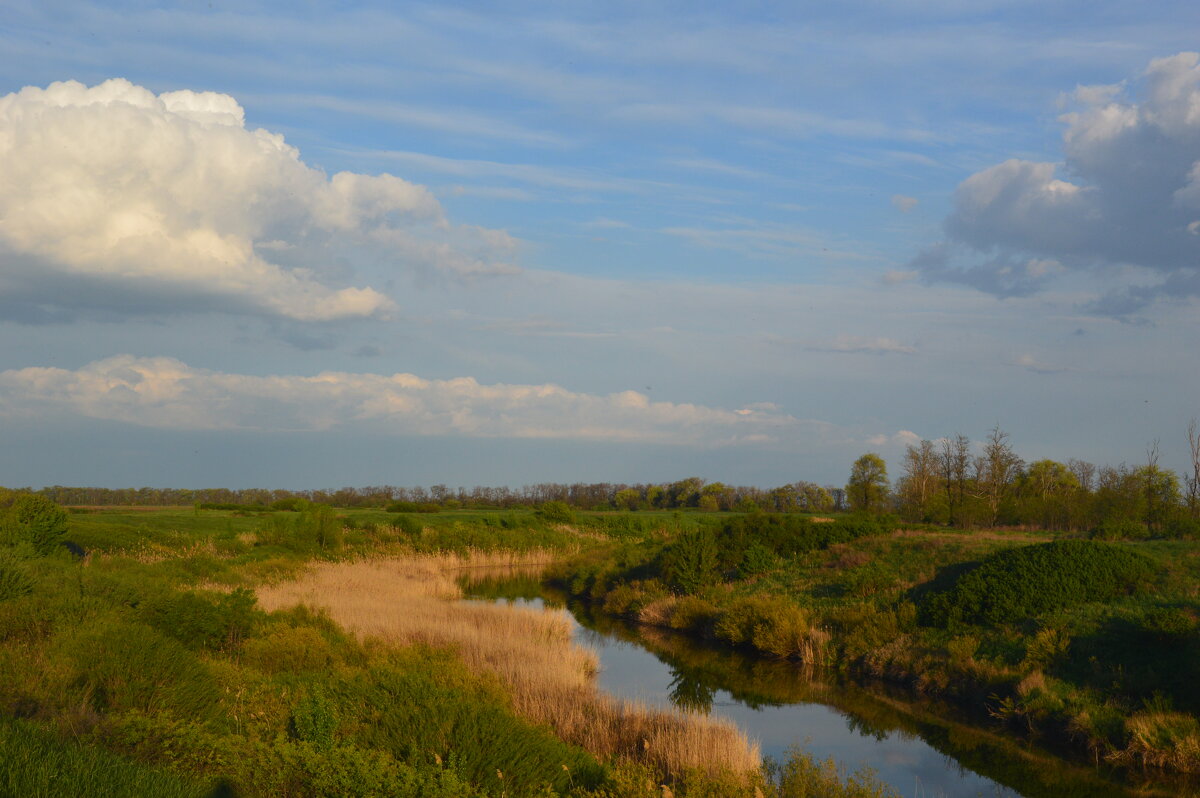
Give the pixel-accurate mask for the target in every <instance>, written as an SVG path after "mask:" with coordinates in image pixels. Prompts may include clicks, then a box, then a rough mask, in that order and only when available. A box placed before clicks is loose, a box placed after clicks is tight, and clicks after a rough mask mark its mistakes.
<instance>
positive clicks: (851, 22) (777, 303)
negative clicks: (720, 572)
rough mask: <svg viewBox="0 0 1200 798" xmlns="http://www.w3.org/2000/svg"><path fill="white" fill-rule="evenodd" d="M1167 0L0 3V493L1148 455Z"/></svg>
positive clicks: (1194, 197) (1165, 343)
mask: <svg viewBox="0 0 1200 798" xmlns="http://www.w3.org/2000/svg"><path fill="white" fill-rule="evenodd" d="M1197 30H1200V6H1198V5H1197V4H1195V3H1190V2H1161V3H1153V4H1130V3H1127V2H1109V1H1108V0H1099V1H1098V2H1097V1H1091V2H1087V3H1083V2H1057V3H1042V2H1037V3H1035V2H1020V1H1014V2H1005V1H1004V0H996V1H995V2H972V3H964V2H957V1H956V0H940V1H939V0H933V1H928V0H923V1H922V2H888V3H883V2H872V1H870V0H861V1H859V0H851V1H850V2H844V3H782V2H776V3H773V2H751V3H740V4H727V3H697V2H688V3H622V2H606V3H586V2H580V3H524V2H514V3H505V4H484V3H458V4H419V3H337V4H322V3H296V2H287V3H282V2H281V3H274V2H238V3H225V2H220V0H215V1H214V2H211V3H209V2H183V3H177V4H155V3H149V2H110V3H95V2H70V1H64V2H55V1H54V0H48V1H47V0H40V1H38V2H34V1H33V0H28V1H27V0H8V2H6V3H4V5H3V8H2V9H0V484H4V485H8V486H26V485H28V486H34V487H38V486H42V485H52V484H62V485H93V486H106V487H126V486H142V485H146V486H155V487H218V486H221V487H268V488H291V489H304V488H329V487H341V486H366V485H385V484H391V485H418V484H420V485H429V484H436V483H444V484H448V485H451V486H459V485H462V486H472V485H511V486H519V485H522V484H529V483H535V482H575V481H583V482H599V481H608V482H628V483H634V482H665V481H673V480H677V479H681V478H684V477H687V476H693V475H694V476H700V477H703V478H705V479H708V480H712V481H717V480H719V481H724V482H727V483H734V484H743V485H759V486H763V487H770V486H774V485H780V484H784V483H788V482H795V481H797V480H809V481H814V482H818V483H822V484H833V485H837V484H841V483H844V481H845V479H846V476H847V474H848V472H849V467H850V464H851V463H852V462H853V460H854V459H855V458H857V457H858V456H859V455H861V454H863V453H865V452H869V451H873V452H878V453H879V454H881V455H882V456H883V457H884V458H885V459H886V460H887V461H888V462H889V465H890V468H891V475H892V477H893V478H895V477H898V476H900V473H901V461H902V457H903V453H904V450H905V447H906V446H908V445H912V444H914V443H916V442H918V441H920V440H921V439H930V440H936V439H938V438H941V437H943V436H950V435H954V434H957V433H963V434H966V435H968V436H969V437H971V438H972V439H973V440H976V441H978V440H981V439H982V438H984V436H985V435H986V434H987V433H988V431H989V430H991V429H992V428H994V427H996V426H997V425H998V426H999V427H1000V428H1001V429H1003V430H1005V431H1007V432H1008V433H1009V434H1010V436H1011V441H1012V443H1013V445H1014V447H1015V448H1016V450H1017V452H1018V454H1020V455H1021V456H1023V457H1024V458H1025V459H1026V460H1028V461H1033V460H1037V459H1041V458H1047V457H1048V458H1053V459H1057V460H1063V461H1065V460H1066V459H1068V458H1071V457H1075V458H1081V459H1086V460H1090V461H1092V462H1096V463H1100V464H1105V463H1107V464H1112V465H1116V464H1118V463H1121V462H1127V463H1131V464H1137V463H1141V462H1144V461H1145V458H1146V452H1147V449H1148V448H1149V447H1151V446H1153V445H1154V442H1155V441H1158V446H1159V450H1160V452H1161V458H1162V459H1161V463H1162V464H1163V465H1166V466H1169V467H1173V468H1176V469H1182V467H1183V463H1184V461H1185V458H1186V455H1187V445H1186V429H1187V424H1188V422H1189V420H1190V419H1191V418H1192V417H1194V416H1197V415H1200V398H1198V396H1200V395H1198V392H1197V388H1198V387H1200V382H1198V380H1197V356H1196V341H1197V330H1198V328H1197V321H1198V319H1200V313H1198V309H1200V305H1198V297H1200V261H1198V257H1197V256H1198V255H1200V56H1198V55H1197V53H1196V52H1195V50H1196V48H1197V46H1198V45H1197V41H1196V38H1195V32H1196V31H1197Z"/></svg>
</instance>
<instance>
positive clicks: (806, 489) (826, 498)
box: [796, 482, 834, 513]
mask: <svg viewBox="0 0 1200 798" xmlns="http://www.w3.org/2000/svg"><path fill="white" fill-rule="evenodd" d="M796 493H797V495H798V496H799V499H798V501H799V502H800V506H801V507H802V508H804V509H805V510H807V511H809V512H810V513H827V512H829V511H830V510H832V509H833V505H834V499H833V495H832V494H831V493H830V492H829V491H828V490H826V489H825V488H822V487H821V486H820V485H818V484H816V483H815V482H797V483H796Z"/></svg>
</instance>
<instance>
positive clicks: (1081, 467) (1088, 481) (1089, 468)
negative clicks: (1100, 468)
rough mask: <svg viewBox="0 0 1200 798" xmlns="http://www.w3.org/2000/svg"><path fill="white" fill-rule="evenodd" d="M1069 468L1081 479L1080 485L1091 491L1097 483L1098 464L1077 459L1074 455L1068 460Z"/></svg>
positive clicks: (1076, 477)
mask: <svg viewBox="0 0 1200 798" xmlns="http://www.w3.org/2000/svg"><path fill="white" fill-rule="evenodd" d="M1067 468H1069V469H1071V473H1072V474H1074V475H1075V479H1077V480H1079V487H1081V488H1083V489H1084V490H1085V491H1086V492H1088V493H1091V492H1092V488H1093V487H1094V486H1095V484H1096V466H1094V465H1092V464H1091V463H1089V462H1088V461H1087V460H1076V459H1075V458H1074V457H1072V458H1071V459H1070V460H1068V461H1067Z"/></svg>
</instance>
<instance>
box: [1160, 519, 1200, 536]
mask: <svg viewBox="0 0 1200 798" xmlns="http://www.w3.org/2000/svg"><path fill="white" fill-rule="evenodd" d="M1163 534H1164V535H1165V536H1166V537H1169V538H1186V539H1188V540H1196V539H1197V538H1200V518H1188V517H1179V518H1172V519H1171V520H1170V521H1168V522H1167V524H1166V526H1165V527H1164V528H1163Z"/></svg>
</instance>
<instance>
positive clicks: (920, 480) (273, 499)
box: [0, 422, 1200, 538]
mask: <svg viewBox="0 0 1200 798" xmlns="http://www.w3.org/2000/svg"><path fill="white" fill-rule="evenodd" d="M1187 434H1188V446H1189V452H1190V454H1191V459H1190V463H1189V468H1188V472H1187V473H1185V474H1184V475H1183V477H1182V478H1181V477H1180V476H1179V475H1178V474H1176V473H1175V472H1174V471H1172V470H1171V469H1168V468H1164V467H1162V466H1160V465H1159V454H1158V443H1157V442H1155V443H1154V444H1151V445H1150V446H1149V447H1148V448H1147V451H1146V459H1145V462H1143V463H1141V464H1139V465H1135V466H1129V465H1126V464H1124V463H1123V464H1121V465H1117V466H1108V465H1105V466H1096V465H1094V464H1093V463H1089V462H1086V461H1083V460H1076V459H1070V460H1067V461H1066V462H1065V463H1064V462H1058V461H1056V460H1037V461H1035V462H1031V463H1026V462H1025V461H1024V460H1022V459H1021V458H1020V457H1019V456H1018V455H1017V454H1016V452H1015V451H1013V448H1012V446H1011V445H1010V443H1009V436H1008V434H1007V433H1005V432H1003V431H1001V430H1000V428H999V427H997V428H995V429H993V430H991V432H990V433H989V434H988V435H987V437H986V438H985V439H984V440H983V441H981V442H979V443H978V444H974V443H972V442H971V440H970V439H969V438H967V437H966V436H965V435H961V434H959V435H955V436H954V437H952V438H942V439H939V440H937V441H929V440H923V441H921V442H920V443H919V444H918V445H914V446H909V447H907V449H906V451H905V454H904V457H903V460H902V463H901V469H902V473H901V474H900V475H899V476H898V478H897V479H896V480H895V482H894V483H893V482H892V481H891V479H890V478H889V476H888V466H887V463H886V462H885V461H884V460H883V458H882V457H880V456H879V455H877V454H874V453H868V454H864V455H863V456H862V457H860V458H859V459H858V460H857V461H855V462H854V464H853V465H852V466H851V470H850V476H849V480H848V482H847V483H846V485H845V486H842V487H839V486H833V485H825V486H821V485H817V484H815V483H812V482H803V481H801V482H794V483H789V484H786V485H781V486H779V487H775V488H766V489H764V488H758V487H746V486H733V485H726V484H724V483H722V482H707V481H706V480H704V479H702V478H700V477H688V478H686V479H681V480H678V481H676V482H663V483H640V484H626V483H615V482H594V483H582V482H577V483H571V484H564V483H555V482H542V483H538V484H536V485H526V486H524V487H521V488H510V487H483V486H477V487H473V488H465V487H459V488H450V487H447V486H446V485H432V486H430V487H428V488H426V487H397V486H394V485H380V486H374V487H366V488H340V489H337V490H302V491H292V490H268V489H262V488H246V489H231V488H202V489H180V488H119V489H112V488H72V487H64V486H61V485H55V486H53V487H47V488H42V489H41V490H36V491H34V490H32V489H30V488H22V489H18V490H16V491H8V493H9V494H13V493H38V494H40V495H43V496H45V497H47V498H49V499H51V500H53V501H54V502H57V503H58V504H61V505H67V506H114V505H127V506H128V505H133V506H137V505H143V506H180V505H183V506H191V505H194V506H197V507H201V508H206V507H207V508H224V509H238V508H245V509H253V510H270V509H275V510H286V509H294V508H295V507H296V505H297V502H301V501H304V502H313V503H319V504H326V505H330V506H333V507H342V508H378V509H386V510H390V511H392V512H436V511H440V510H443V509H457V508H464V509H470V508H499V509H512V508H519V507H536V506H539V505H543V504H545V503H547V502H562V503H564V504H566V505H568V506H570V507H572V508H575V509H580V510H592V511H606V510H629V511H636V510H682V509H695V510H701V511H709V512H719V511H731V510H732V511H738V512H756V511H762V512H809V513H830V512H843V511H857V512H866V513H871V514H875V515H880V514H894V515H895V516H897V520H902V521H905V522H908V523H928V524H942V525H951V526H957V527H966V528H971V527H995V526H1019V527H1028V528H1038V529H1059V530H1064V531H1090V532H1091V533H1092V534H1093V536H1095V537H1113V538H1138V537H1200V428H1198V427H1197V424H1196V423H1195V422H1193V423H1192V424H1191V425H1190V426H1189V428H1188V433H1187ZM975 452H979V454H975ZM0 490H2V489H0ZM5 503H7V502H5V501H4V497H3V496H0V504H5Z"/></svg>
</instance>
